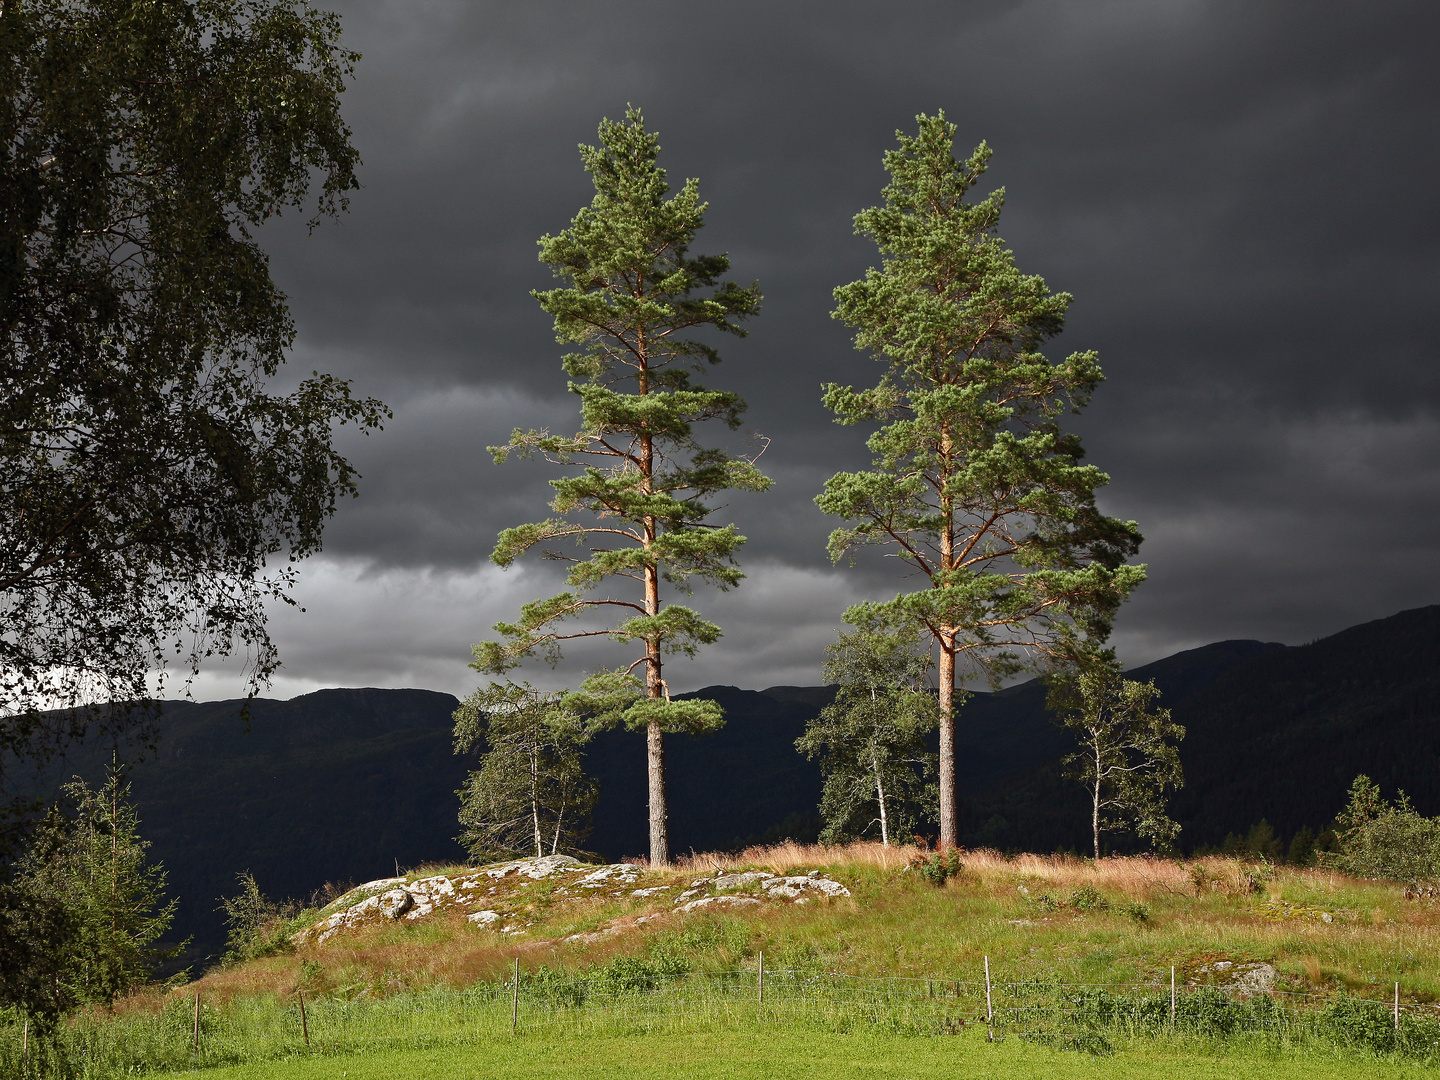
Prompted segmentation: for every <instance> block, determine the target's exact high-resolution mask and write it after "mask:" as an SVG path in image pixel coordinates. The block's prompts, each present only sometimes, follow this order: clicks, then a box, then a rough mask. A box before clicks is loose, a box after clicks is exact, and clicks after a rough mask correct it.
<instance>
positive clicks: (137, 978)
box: [22, 765, 181, 1005]
mask: <svg viewBox="0 0 1440 1080" xmlns="http://www.w3.org/2000/svg"><path fill="white" fill-rule="evenodd" d="M61 790H62V793H63V795H64V797H65V800H66V801H68V802H69V803H70V805H71V806H72V807H73V813H74V816H73V818H72V817H69V816H68V815H65V816H62V815H59V814H55V815H52V816H51V818H50V820H49V822H48V823H47V825H46V829H48V830H51V831H53V832H54V833H55V834H56V835H57V836H58V838H59V842H58V843H45V842H41V843H38V844H36V845H34V846H32V848H31V849H30V852H29V854H28V855H27V858H26V859H25V860H24V862H23V863H22V874H23V876H24V877H25V878H26V879H27V884H28V885H29V888H30V891H32V892H37V893H49V894H52V895H54V896H57V897H59V898H60V899H61V901H62V903H63V904H64V906H65V908H66V909H67V911H68V914H69V921H70V924H71V926H72V928H73V930H72V933H71V934H70V935H67V938H66V939H65V940H64V941H63V942H61V943H57V944H58V947H59V949H60V954H61V955H60V962H59V966H58V972H57V974H56V986H55V989H56V993H58V994H59V995H61V997H62V998H63V999H64V1001H65V1002H67V1003H71V1004H80V1003H84V1002H95V1001H98V1002H104V1003H105V1004H107V1005H108V1004H110V1003H111V1002H113V1001H114V1000H115V998H117V997H118V996H120V995H121V994H124V993H125V992H127V991H128V990H130V989H132V988H133V987H135V986H138V985H139V984H141V983H143V982H145V981H146V980H147V979H149V977H150V975H151V973H152V972H153V971H154V970H155V967H156V966H157V965H158V964H159V963H160V962H161V961H162V960H165V959H168V958H169V957H171V956H174V955H176V954H177V953H178V952H179V949H180V948H181V946H174V947H170V948H161V947H159V946H158V945H157V943H158V942H159V940H160V939H161V938H162V937H163V936H164V935H165V933H166V931H167V930H169V928H170V923H171V921H172V920H173V919H174V915H175V905H176V901H174V900H171V901H169V902H168V903H167V902H165V900H164V890H165V870H164V867H162V866H160V865H159V864H151V863H149V862H148V861H147V859H146V851H147V850H148V849H149V847H150V844H149V842H148V841H146V840H142V839H141V838H140V833H139V818H138V815H137V814H136V812H135V807H134V806H133V805H132V804H131V802H130V784H129V782H128V781H127V780H126V779H125V777H124V773H123V770H122V769H121V768H120V767H119V766H117V765H112V766H111V768H110V769H109V771H108V773H107V774H106V778H105V783H104V785H103V786H102V787H101V788H100V790H99V791H92V790H91V789H90V788H89V787H87V786H86V784H85V782H84V781H83V780H81V779H79V778H78V777H77V778H76V779H75V781H74V782H73V783H70V784H66V785H65V786H64V787H63V788H62V789H61Z"/></svg>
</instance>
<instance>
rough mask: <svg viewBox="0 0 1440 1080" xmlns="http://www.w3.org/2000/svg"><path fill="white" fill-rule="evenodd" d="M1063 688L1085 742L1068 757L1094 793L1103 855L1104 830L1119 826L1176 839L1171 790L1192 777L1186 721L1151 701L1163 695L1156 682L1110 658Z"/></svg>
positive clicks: (1095, 831)
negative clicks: (1128, 673) (1182, 747)
mask: <svg viewBox="0 0 1440 1080" xmlns="http://www.w3.org/2000/svg"><path fill="white" fill-rule="evenodd" d="M1057 696H1058V697H1059V698H1060V700H1061V701H1062V702H1063V703H1064V704H1066V705H1068V708H1066V709H1065V711H1063V712H1062V713H1061V716H1062V720H1063V722H1064V724H1065V726H1066V727H1068V728H1070V729H1071V730H1072V731H1074V732H1075V733H1076V736H1077V738H1078V741H1079V743H1080V749H1079V750H1077V751H1076V752H1075V753H1073V754H1070V755H1069V756H1067V757H1066V758H1065V759H1064V761H1063V763H1062V765H1063V767H1064V769H1065V772H1066V775H1068V776H1070V777H1072V778H1074V779H1076V780H1079V781H1080V782H1081V783H1082V784H1084V785H1085V790H1086V792H1087V793H1088V794H1089V796H1090V828H1091V835H1092V838H1093V840H1094V846H1095V857H1096V858H1097V859H1098V858H1099V857H1100V834H1101V833H1102V832H1109V831H1112V830H1116V829H1134V830H1135V832H1136V833H1138V834H1139V835H1140V836H1143V837H1146V838H1147V839H1149V840H1150V841H1151V842H1152V843H1156V844H1169V843H1172V842H1173V841H1174V839H1175V837H1176V835H1177V834H1178V833H1179V832H1180V826H1179V825H1177V824H1176V823H1175V822H1174V821H1172V820H1171V819H1170V818H1169V817H1167V816H1166V814H1165V790H1166V789H1167V788H1169V789H1172V790H1173V789H1175V788H1179V787H1181V786H1182V785H1183V784H1184V783H1185V775H1184V772H1183V771H1182V769H1181V767H1180V751H1179V749H1178V747H1177V746H1176V744H1177V743H1178V742H1179V741H1180V740H1181V739H1183V738H1184V737H1185V729H1184V728H1183V727H1181V726H1180V725H1179V724H1176V723H1174V722H1173V721H1172V720H1171V719H1170V710H1169V709H1154V710H1152V709H1151V705H1152V704H1153V703H1154V701H1155V699H1156V698H1158V697H1159V696H1160V691H1159V690H1158V689H1156V687H1155V684H1154V683H1141V682H1135V681H1134V680H1132V679H1126V678H1123V677H1122V676H1121V674H1120V670H1119V667H1118V665H1116V664H1114V663H1113V661H1110V660H1109V659H1108V658H1105V659H1103V660H1099V661H1095V662H1092V663H1090V664H1087V665H1086V666H1085V667H1084V668H1083V669H1082V670H1081V671H1080V673H1079V675H1078V676H1076V677H1075V679H1074V683H1073V686H1071V687H1069V688H1068V689H1067V688H1062V689H1061V690H1060V693H1059V694H1058V695H1057ZM1067 696H1068V700H1067Z"/></svg>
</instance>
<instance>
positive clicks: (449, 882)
mask: <svg viewBox="0 0 1440 1080" xmlns="http://www.w3.org/2000/svg"><path fill="white" fill-rule="evenodd" d="M646 875H648V876H650V877H651V878H652V880H654V879H657V878H659V877H660V876H661V875H659V874H654V875H650V874H649V872H648V871H646V870H645V868H644V867H642V866H639V865H637V864H635V863H612V864H610V865H608V866H594V865H592V864H588V863H582V862H580V860H578V859H573V858H571V857H570V856H568V855H545V856H541V857H540V858H534V859H515V860H512V861H510V862H503V863H493V864H491V865H489V866H480V867H476V868H474V869H470V870H464V871H462V872H460V873H456V874H437V875H433V876H431V877H426V878H419V879H417V880H414V881H412V880H410V879H409V878H399V877H394V878H380V879H379V880H376V881H370V882H366V883H365V884H364V885H361V886H359V887H358V888H355V889H352V890H350V892H348V893H346V894H345V895H344V896H342V897H340V898H339V899H337V900H336V901H334V902H333V903H332V904H330V905H329V906H328V907H327V908H325V909H324V911H322V912H321V918H319V919H318V920H317V921H316V922H315V923H314V924H312V925H311V926H308V927H306V928H305V929H304V930H301V931H300V932H299V933H297V934H295V935H294V937H293V938H292V941H293V942H294V943H295V944H296V945H297V946H305V945H323V944H324V943H325V942H327V941H329V940H330V939H331V938H333V937H334V936H335V935H336V934H339V933H341V932H344V931H347V930H358V929H361V928H364V927H369V926H381V925H385V924H386V923H388V922H414V921H416V920H419V919H424V918H428V917H430V916H432V915H435V914H437V913H440V912H444V911H447V910H453V909H461V910H463V911H464V912H465V915H464V919H465V922H466V923H468V924H469V925H471V926H473V927H476V928H477V929H482V930H488V931H492V932H495V933H501V934H523V933H525V932H526V931H527V930H529V929H530V928H531V927H532V926H533V925H534V924H535V921H536V917H537V912H536V910H535V907H536V905H535V903H533V902H531V899H530V897H531V896H532V895H536V894H531V893H529V892H528V891H527V890H529V889H531V887H532V886H535V885H537V884H538V883H541V882H545V883H546V888H545V889H544V890H542V891H543V894H544V906H551V905H555V904H563V903H565V902H566V901H567V900H568V901H577V900H581V899H587V900H588V899H594V898H597V897H603V898H613V899H615V900H639V901H643V902H645V904H646V906H647V907H649V908H651V909H652V910H650V911H648V912H647V913H645V914H643V915H639V916H638V917H637V916H629V917H621V918H617V919H614V920H611V922H610V923H609V924H607V925H605V926H602V927H600V928H598V929H596V930H593V931H588V932H586V933H583V934H572V935H571V936H570V937H569V938H567V939H565V940H567V941H576V942H581V943H584V942H589V941H594V940H599V939H600V938H602V937H605V936H609V935H611V934H614V933H618V932H620V931H621V930H624V929H627V928H630V927H636V926H641V925H643V924H645V923H648V922H652V921H654V920H655V919H657V918H660V917H661V915H662V914H665V913H666V911H667V909H666V908H662V907H658V906H657V905H661V904H667V903H668V910H669V912H673V913H675V914H685V913H688V912H692V911H699V910H705V909H711V910H714V909H724V908H749V907H756V906H759V905H761V904H766V903H769V904H776V903H787V902H789V903H796V904H804V903H807V902H809V901H810V900H811V899H830V898H834V897H842V896H849V895H850V890H849V889H847V888H846V887H845V886H844V885H842V884H840V882H838V881H835V880H833V879H831V878H828V877H825V876H824V875H823V874H821V873H820V872H819V871H818V870H816V871H811V872H810V873H809V874H806V875H804V876H799V875H795V876H783V875H777V874H769V873H765V872H763V871H747V872H744V873H725V872H723V871H717V872H716V874H715V876H714V877H708V878H699V879H697V880H694V881H691V882H690V884H689V887H688V888H683V889H682V888H681V885H682V884H683V883H681V882H673V881H672V882H668V883H667V882H663V881H660V882H658V883H656V884H653V885H643V884H641V887H640V888H632V887H631V886H634V885H637V884H640V882H641V878H642V876H646ZM677 890H679V892H678V895H674V894H675V892H676V891H677Z"/></svg>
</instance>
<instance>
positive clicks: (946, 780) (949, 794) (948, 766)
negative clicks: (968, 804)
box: [939, 632, 960, 848]
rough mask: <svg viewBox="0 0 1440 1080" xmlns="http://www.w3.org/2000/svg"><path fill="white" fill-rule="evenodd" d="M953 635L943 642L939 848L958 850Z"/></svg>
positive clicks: (941, 659) (942, 639) (948, 633)
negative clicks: (956, 848)
mask: <svg viewBox="0 0 1440 1080" xmlns="http://www.w3.org/2000/svg"><path fill="white" fill-rule="evenodd" d="M953 642H954V637H953V633H951V632H947V633H946V634H945V635H944V636H943V637H941V639H940V762H939V766H940V846H941V847H942V848H947V847H959V845H960V823H959V817H960V814H959V806H958V804H957V801H956V791H955V649H954V646H953Z"/></svg>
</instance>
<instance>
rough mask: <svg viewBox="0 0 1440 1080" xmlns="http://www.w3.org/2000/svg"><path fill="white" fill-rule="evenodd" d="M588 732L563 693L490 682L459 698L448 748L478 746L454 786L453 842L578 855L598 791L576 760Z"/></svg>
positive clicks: (470, 847) (476, 851) (486, 854)
mask: <svg viewBox="0 0 1440 1080" xmlns="http://www.w3.org/2000/svg"><path fill="white" fill-rule="evenodd" d="M589 737H590V732H589V731H588V730H587V728H586V726H585V724H584V722H583V721H582V720H581V719H580V718H579V717H577V716H576V714H575V713H574V712H573V711H571V710H568V709H566V708H565V706H564V695H563V694H555V693H547V692H546V691H543V690H537V689H536V688H535V687H533V686H530V685H528V684H519V685H517V684H515V683H495V682H492V683H491V684H490V685H489V686H487V687H485V688H483V689H481V690H477V691H476V692H475V693H473V694H471V695H470V696H469V697H468V698H466V699H465V701H464V702H462V703H461V705H460V707H459V708H458V709H456V710H455V752H456V753H457V754H463V753H468V752H470V751H472V750H474V749H475V748H476V747H477V746H484V747H485V750H484V752H483V753H482V754H481V755H480V768H478V769H476V770H475V771H474V772H473V773H471V774H470V776H469V778H468V779H467V780H466V782H465V786H464V787H463V788H461V789H460V791H459V792H457V794H458V795H459V796H460V824H461V826H462V830H463V831H462V832H461V834H460V836H459V837H457V838H456V839H457V840H458V842H459V843H460V844H461V845H463V846H464V848H465V849H466V850H467V851H469V852H470V854H471V856H472V857H475V858H493V857H495V856H497V855H514V856H522V857H523V856H526V855H531V854H533V855H535V856H537V857H538V856H541V855H555V854H562V855H573V854H577V853H579V852H580V850H581V848H580V845H581V844H583V843H584V842H585V838H586V837H587V836H589V835H590V815H591V812H592V811H593V810H594V809H595V799H596V796H597V795H598V790H597V788H596V786H595V783H594V781H592V780H591V779H590V778H589V777H588V776H586V775H585V770H584V767H583V765H582V763H581V750H582V748H583V747H584V745H585V743H586V742H587V741H588V740H589Z"/></svg>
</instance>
